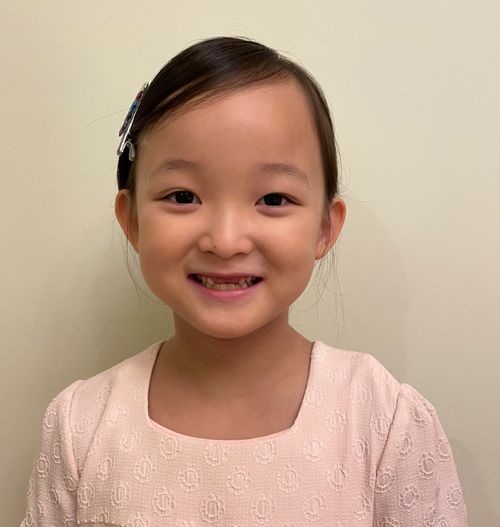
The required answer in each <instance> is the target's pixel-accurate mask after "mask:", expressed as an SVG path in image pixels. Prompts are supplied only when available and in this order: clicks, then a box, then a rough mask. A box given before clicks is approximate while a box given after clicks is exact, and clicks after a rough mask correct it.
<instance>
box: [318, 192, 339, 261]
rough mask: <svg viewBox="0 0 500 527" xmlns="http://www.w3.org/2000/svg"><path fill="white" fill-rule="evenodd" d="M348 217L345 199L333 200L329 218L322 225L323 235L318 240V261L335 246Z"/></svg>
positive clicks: (337, 198)
mask: <svg viewBox="0 0 500 527" xmlns="http://www.w3.org/2000/svg"><path fill="white" fill-rule="evenodd" d="M345 216H346V206H345V202H344V200H343V199H341V198H339V197H336V198H334V199H333V200H332V202H331V203H330V207H329V213H328V216H327V217H325V218H324V219H323V221H322V224H321V233H320V237H319V239H318V245H317V250H316V260H319V259H321V258H323V256H325V254H327V253H328V251H329V250H330V249H331V248H332V247H333V246H334V244H335V242H336V241H337V239H338V237H339V236H340V232H341V231H342V227H343V225H344V221H345Z"/></svg>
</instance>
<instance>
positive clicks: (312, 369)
mask: <svg viewBox="0 0 500 527" xmlns="http://www.w3.org/2000/svg"><path fill="white" fill-rule="evenodd" d="M164 342H166V341H160V342H157V343H155V344H153V345H152V346H150V348H148V349H147V350H146V351H147V352H149V353H147V357H148V361H147V362H146V366H145V372H144V373H145V375H144V379H143V382H142V384H143V390H142V392H143V397H142V400H143V405H142V414H143V415H142V417H143V419H144V421H145V422H146V424H147V426H148V428H150V429H152V430H155V431H156V432H160V433H161V434H163V435H165V434H166V435H169V436H172V437H175V438H177V439H178V440H182V441H188V442H191V443H193V442H194V443H203V444H207V445H208V444H211V443H225V444H228V445H235V444H239V443H242V444H252V443H260V442H263V441H268V440H279V439H282V438H286V437H287V436H288V435H289V434H291V433H293V432H294V431H295V430H296V429H297V428H298V427H299V425H300V423H301V422H302V420H303V418H304V414H305V412H306V410H307V407H306V405H305V398H306V395H307V392H308V390H309V389H310V388H311V386H312V384H313V382H314V380H315V378H316V364H317V362H318V361H316V360H315V359H316V357H317V354H318V349H319V347H320V345H321V341H319V340H315V341H313V345H312V348H311V354H310V356H309V373H308V377H307V383H306V387H305V390H304V394H303V396H302V400H301V402H300V407H299V411H298V412H297V416H296V417H295V420H294V422H293V424H292V425H291V426H290V427H288V428H286V429H284V430H279V431H278V432H273V433H272V434H267V435H264V436H258V437H249V438H246V439H218V438H208V437H198V436H191V435H187V434H182V433H181V432H176V431H175V430H172V429H171V428H168V427H166V426H164V425H161V424H160V423H157V422H156V421H154V420H153V419H152V418H151V417H150V415H149V389H150V386H151V377H152V374H153V368H154V366H155V363H156V360H157V358H158V354H159V352H160V349H161V346H162V344H163V343H164Z"/></svg>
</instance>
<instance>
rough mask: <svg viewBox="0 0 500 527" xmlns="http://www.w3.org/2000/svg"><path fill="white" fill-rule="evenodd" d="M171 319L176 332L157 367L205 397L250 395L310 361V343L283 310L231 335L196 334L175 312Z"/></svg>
mask: <svg viewBox="0 0 500 527" xmlns="http://www.w3.org/2000/svg"><path fill="white" fill-rule="evenodd" d="M174 320H175V328H176V332H175V336H174V337H172V338H171V339H170V340H168V341H167V342H165V343H164V344H163V346H162V351H161V354H162V364H161V365H160V368H162V370H163V371H164V372H167V371H168V372H170V374H169V375H168V378H170V379H171V378H172V377H174V378H175V379H176V381H175V382H178V383H179V384H183V385H184V386H187V385H189V386H190V387H191V388H192V389H195V390H196V391H197V392H198V393H199V394H200V397H203V398H204V399H209V400H213V401H216V400H221V399H224V398H227V397H233V398H242V399H243V398H245V397H254V396H255V393H256V392H257V393H258V391H259V390H260V389H264V387H265V386H269V385H275V384H276V383H279V382H281V380H283V379H285V378H289V377H290V375H293V373H294V370H296V369H297V367H298V366H299V364H300V365H302V366H303V365H304V364H307V363H308V361H309V354H310V350H311V343H310V342H309V341H308V340H307V339H306V338H305V337H303V336H302V335H301V334H300V333H298V332H297V331H296V330H295V329H293V328H292V327H291V326H290V325H289V323H288V314H286V315H285V316H283V317H281V318H278V319H276V320H274V321H272V322H271V323H269V324H268V325H267V326H265V327H263V328H260V329H259V330H258V331H256V332H253V333H251V334H248V335H244V336H241V337H238V338H231V339H221V338H216V337H212V336H210V335H206V334H204V333H201V332H199V331H198V330H196V328H193V327H192V326H190V325H189V324H187V323H186V322H185V321H184V320H182V319H180V318H179V317H177V316H176V315H175V314H174Z"/></svg>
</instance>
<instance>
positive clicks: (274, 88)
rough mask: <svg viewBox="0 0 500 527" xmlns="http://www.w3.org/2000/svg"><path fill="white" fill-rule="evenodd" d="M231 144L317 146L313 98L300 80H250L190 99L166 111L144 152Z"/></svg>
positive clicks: (148, 137) (146, 139)
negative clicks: (169, 112) (194, 100)
mask: <svg viewBox="0 0 500 527" xmlns="http://www.w3.org/2000/svg"><path fill="white" fill-rule="evenodd" d="M221 143H222V144H221ZM231 146H232V147H234V148H245V147H248V148H255V147H257V146H259V148H261V149H262V148H266V149H267V148H268V149H269V150H270V151H273V150H276V151H277V153H279V151H280V150H288V149H290V148H292V149H298V151H301V150H304V151H305V152H309V153H311V150H313V151H315V150H318V148H319V147H318V140H317V137H316V128H315V123H314V118H313V113H312V107H311V103H310V102H309V100H308V98H307V96H306V95H305V93H304V91H303V89H302V88H301V87H300V85H299V84H298V82H296V81H294V80H287V81H281V82H273V83H265V84H259V85H254V86H249V87H245V88H241V89H238V90H233V91H230V92H228V93H222V94H218V95H217V96H215V97H210V98H208V99H207V100H203V101H201V102H199V103H196V104H189V105H188V106H187V107H186V108H185V109H181V110H180V111H179V112H176V113H175V114H174V115H173V116H172V117H170V118H169V117H168V116H167V118H166V119H165V120H163V121H162V122H161V124H159V125H158V126H157V127H156V128H155V129H153V130H152V131H151V132H150V133H148V134H146V135H145V137H144V138H143V139H142V141H141V150H142V154H144V155H145V156H146V157H150V156H152V157H156V154H158V155H161V152H162V151H165V150H170V149H174V150H175V149H185V148H189V149H191V150H192V149H195V148H200V149H202V150H207V149H210V148H225V147H227V148H228V149H229V148H230V147H231ZM318 151H319V150H318ZM227 153H228V154H230V151H229V150H228V152H227ZM314 153H317V152H314Z"/></svg>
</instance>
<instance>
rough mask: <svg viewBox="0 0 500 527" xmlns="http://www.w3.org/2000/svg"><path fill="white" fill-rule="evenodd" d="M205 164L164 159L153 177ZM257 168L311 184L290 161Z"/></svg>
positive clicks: (194, 169) (257, 165) (196, 169)
mask: <svg viewBox="0 0 500 527" xmlns="http://www.w3.org/2000/svg"><path fill="white" fill-rule="evenodd" d="M203 168H204V166H203V165H202V164H201V163H198V162H196V161H190V160H188V159H182V158H167V159H164V160H163V161H162V162H161V163H160V164H159V165H158V166H157V167H156V168H155V169H154V170H153V172H151V178H154V177H156V176H158V175H160V174H166V173H168V172H170V171H173V170H191V171H195V172H200V171H201V170H203ZM255 168H256V170H257V171H258V172H260V173H261V174H262V175H272V174H280V173H281V174H288V175H290V176H293V177H295V178H296V179H298V180H299V181H301V182H302V183H305V184H306V185H309V179H308V178H307V176H306V174H305V173H304V172H303V171H302V170H301V169H300V168H298V167H297V166H295V165H292V164H290V163H277V162H274V163H257V164H256V165H255Z"/></svg>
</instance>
